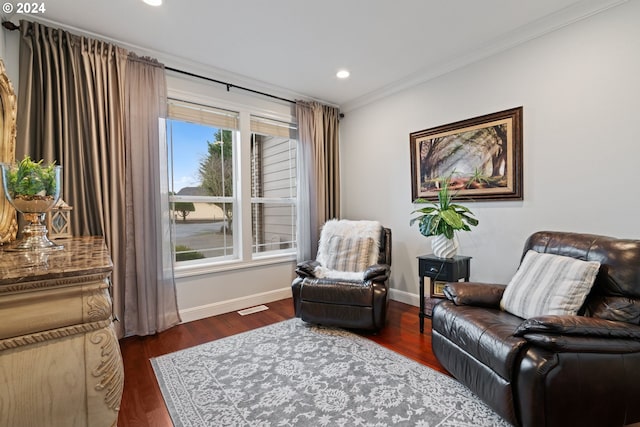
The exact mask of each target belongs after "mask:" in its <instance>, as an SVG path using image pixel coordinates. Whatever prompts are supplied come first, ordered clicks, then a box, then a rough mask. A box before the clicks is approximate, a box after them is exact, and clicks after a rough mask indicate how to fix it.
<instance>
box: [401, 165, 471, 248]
mask: <svg viewBox="0 0 640 427" xmlns="http://www.w3.org/2000/svg"><path fill="white" fill-rule="evenodd" d="M450 179H451V176H449V177H447V178H442V179H440V190H439V191H438V201H437V202H432V201H429V200H425V199H417V200H416V201H415V203H426V204H427V206H425V207H423V208H420V209H416V210H414V211H413V212H412V213H419V214H420V215H418V216H416V217H414V218H412V219H411V221H410V225H413V224H414V223H416V222H417V223H418V229H419V230H420V234H422V235H423V236H426V237H430V236H435V237H436V239H434V240H433V241H432V245H433V252H434V254H435V255H436V256H438V257H440V258H451V257H453V256H454V255H455V253H456V251H457V242H455V239H454V238H455V232H456V231H459V230H462V231H471V227H474V226H476V225H478V220H477V219H476V218H474V215H473V213H472V212H471V211H470V210H469V208H467V207H465V206H462V205H460V204H457V203H452V200H453V198H454V197H455V194H456V193H452V192H451V191H450V189H449V181H450Z"/></svg>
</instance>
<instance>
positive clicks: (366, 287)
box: [300, 278, 374, 307]
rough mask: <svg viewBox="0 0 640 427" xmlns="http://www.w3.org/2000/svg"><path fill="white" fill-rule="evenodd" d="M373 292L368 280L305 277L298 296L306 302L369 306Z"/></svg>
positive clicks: (371, 302) (371, 303)
mask: <svg viewBox="0 0 640 427" xmlns="http://www.w3.org/2000/svg"><path fill="white" fill-rule="evenodd" d="M373 292H374V288H373V286H370V283H369V282H358V281H354V282H350V281H346V280H335V279H334V280H331V279H311V278H305V279H304V280H303V282H302V286H301V288H300V298H301V299H302V301H307V302H320V303H329V304H342V305H354V306H362V307H371V306H372V305H373Z"/></svg>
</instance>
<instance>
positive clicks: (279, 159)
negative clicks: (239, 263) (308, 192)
mask: <svg viewBox="0 0 640 427" xmlns="http://www.w3.org/2000/svg"><path fill="white" fill-rule="evenodd" d="M259 124H262V125H261V126H258V125H259ZM251 127H252V129H253V133H252V135H251V196H252V205H251V206H252V211H251V220H252V234H253V253H254V254H255V253H262V252H268V251H277V250H288V252H293V251H294V250H295V248H296V191H297V189H296V147H297V142H296V140H295V139H292V138H290V137H289V136H288V135H289V134H290V133H291V130H292V126H291V125H289V124H284V123H278V122H274V121H269V122H268V123H267V125H264V123H263V122H262V121H258V120H257V119H255V118H252V123H251ZM259 132H260V133H259ZM267 132H268V133H267Z"/></svg>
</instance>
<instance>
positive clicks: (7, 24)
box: [2, 21, 296, 104]
mask: <svg viewBox="0 0 640 427" xmlns="http://www.w3.org/2000/svg"><path fill="white" fill-rule="evenodd" d="M2 26H3V27H4V28H6V29H7V30H9V31H14V30H19V29H20V27H19V26H18V25H16V24H14V23H13V22H11V21H4V22H3V23H2ZM164 68H165V70H169V71H173V72H175V73H180V74H184V75H187V76H189V77H196V78H198V79H202V80H207V81H210V82H213V83H218V84H221V85H223V86H226V87H227V92H229V91H230V90H231V88H236V89H240V90H244V91H246V92H251V93H255V94H257V95H262V96H266V97H269V98H274V99H278V100H280V101H285V102H289V103H291V104H295V103H296V101H292V100H290V99H287V98H282V97H280V96H276V95H272V94H270V93H266V92H261V91H259V90H255V89H250V88H248V87H244V86H238V85H235V84H233V83H229V82H223V81H222V80H216V79H212V78H210V77H206V76H201V75H199V74H195V73H191V72H189V71H184V70H178V69H177V68H172V67H167V66H165V67H164Z"/></svg>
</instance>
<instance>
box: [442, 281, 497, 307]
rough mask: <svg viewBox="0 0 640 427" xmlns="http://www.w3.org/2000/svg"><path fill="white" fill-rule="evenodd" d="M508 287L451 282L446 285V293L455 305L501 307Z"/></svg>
mask: <svg viewBox="0 0 640 427" xmlns="http://www.w3.org/2000/svg"><path fill="white" fill-rule="evenodd" d="M506 287H507V286H506V285H497V284H490V283H475V282H451V283H447V284H446V285H445V287H444V295H445V296H446V297H447V299H449V300H451V301H453V302H454V304H455V305H475V306H482V307H492V308H499V307H500V300H501V299H502V294H503V293H504V290H505V288H506Z"/></svg>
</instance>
